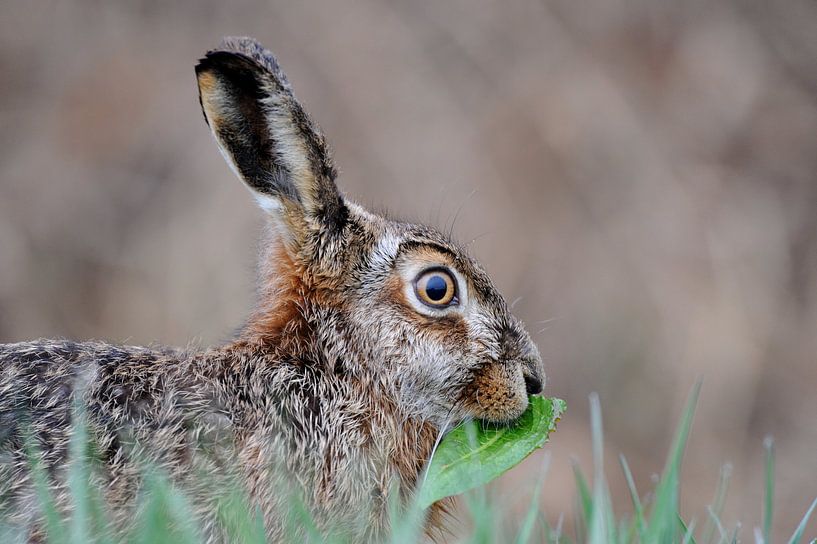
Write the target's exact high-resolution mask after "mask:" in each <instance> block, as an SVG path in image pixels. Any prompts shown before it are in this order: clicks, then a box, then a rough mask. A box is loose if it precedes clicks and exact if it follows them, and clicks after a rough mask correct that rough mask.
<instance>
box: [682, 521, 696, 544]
mask: <svg viewBox="0 0 817 544" xmlns="http://www.w3.org/2000/svg"><path fill="white" fill-rule="evenodd" d="M681 544H695V520H694V519H693V520H692V521H690V522H689V526H688V527H687V528H686V530H685V532H684V540H682V541H681Z"/></svg>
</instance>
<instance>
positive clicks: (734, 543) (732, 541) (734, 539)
mask: <svg viewBox="0 0 817 544" xmlns="http://www.w3.org/2000/svg"><path fill="white" fill-rule="evenodd" d="M740 528H741V523H740V522H737V524H736V525H735V530H734V531H732V538H731V539H729V542H730V544H737V543H738V535H739V534H740Z"/></svg>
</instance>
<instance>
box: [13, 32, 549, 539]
mask: <svg viewBox="0 0 817 544" xmlns="http://www.w3.org/2000/svg"><path fill="white" fill-rule="evenodd" d="M196 73H197V76H198V81H199V92H200V97H201V104H202V109H203V111H204V114H205V119H206V120H207V122H208V124H209V126H210V128H211V130H212V132H213V134H214V136H215V138H216V140H217V142H218V144H219V145H220V146H221V148H222V150H223V151H224V154H225V156H226V157H227V158H228V160H229V162H230V163H231V165H232V166H233V168H234V169H235V170H236V171H237V173H238V174H239V176H240V177H241V178H242V180H243V181H244V182H245V183H246V185H247V186H248V187H250V188H251V189H252V191H253V192H254V194H255V196H256V198H257V199H258V200H259V202H260V204H261V206H262V207H263V208H264V209H265V210H266V211H267V212H268V214H269V224H270V232H269V235H268V237H267V240H266V242H265V244H264V247H265V251H264V254H263V255H262V256H261V265H260V282H261V284H260V289H259V297H258V301H257V304H256V308H255V309H254V311H253V312H252V313H251V315H250V318H249V319H248V321H247V323H246V324H245V326H244V327H243V328H242V329H241V331H240V333H239V334H238V335H237V338H236V339H235V340H234V341H233V342H231V343H229V344H227V345H224V346H217V347H213V348H210V349H206V350H191V351H183V350H177V349H167V348H141V347H132V346H114V345H110V344H103V343H94V342H85V343H73V342H68V341H55V340H39V341H34V342H26V343H20V344H7V345H0V369H2V375H1V376H0V497H2V498H3V500H4V503H5V506H6V507H7V508H9V510H10V511H11V512H13V516H12V520H13V521H14V522H15V523H17V524H19V525H20V526H22V527H26V528H28V530H29V531H30V532H29V535H30V536H31V537H32V538H36V537H37V535H41V527H40V526H41V523H42V519H41V518H42V513H41V512H40V511H39V509H38V508H37V507H36V501H35V500H34V498H33V488H32V475H31V472H30V465H29V461H28V458H27V456H26V454H25V449H26V436H27V434H29V433H30V434H31V435H32V436H33V438H34V443H35V445H36V446H37V448H38V449H39V451H40V453H41V457H42V460H43V462H44V464H45V466H46V467H47V468H48V470H49V475H50V485H51V486H52V488H53V490H54V491H55V494H56V497H57V504H58V508H59V509H60V511H61V512H63V513H64V514H66V515H69V514H70V504H69V502H70V501H69V500H68V498H69V493H68V488H67V484H66V478H65V476H66V475H65V466H66V463H65V462H66V458H67V455H68V444H69V440H70V437H71V436H72V433H73V432H74V429H75V428H76V424H77V421H76V413H75V412H74V411H73V408H72V406H73V405H79V406H80V407H81V408H82V410H81V412H80V413H81V414H84V417H85V418H86V419H87V424H88V427H89V431H90V436H91V437H92V440H93V443H94V444H95V447H96V451H97V452H98V454H99V457H100V461H101V463H100V472H99V474H98V475H97V476H96V477H97V478H98V479H99V485H100V487H101V488H102V490H103V492H104V495H105V500H106V504H108V505H109V508H110V510H111V515H112V516H113V518H114V520H115V522H116V523H115V524H116V528H117V530H118V531H124V530H126V529H127V527H128V526H129V524H130V523H131V522H132V520H133V516H134V508H135V504H136V502H137V499H138V496H139V490H140V487H141V482H142V471H143V468H144V465H145V464H146V463H147V464H148V465H150V466H153V467H158V468H159V469H161V470H162V471H164V472H165V473H166V474H168V475H170V477H171V478H172V479H173V481H174V482H175V483H176V485H178V486H179V487H181V488H182V489H183V490H184V491H185V492H186V493H188V494H189V496H190V497H191V498H192V501H193V504H194V505H195V508H196V515H197V517H198V519H199V521H200V523H201V524H202V526H203V528H204V533H205V536H206V538H207V539H208V540H211V541H218V540H222V539H223V538H224V537H225V535H224V533H223V531H222V529H221V528H220V527H219V524H218V519H217V516H216V512H215V508H216V507H215V505H216V502H217V500H218V495H219V491H220V490H223V489H225V488H228V487H229V486H230V485H232V484H237V485H239V486H241V487H243V489H244V491H245V492H246V493H247V494H248V495H249V496H250V498H251V501H252V504H253V506H255V507H257V508H258V509H259V510H260V512H261V513H262V515H263V521H264V524H265V528H266V531H267V533H268V536H269V538H270V540H273V541H279V540H281V539H282V538H283V536H284V526H285V516H286V514H287V513H288V510H287V509H288V507H289V503H290V498H291V493H297V494H299V495H301V496H302V497H303V500H304V503H305V505H306V507H307V508H308V509H309V512H310V514H311V516H312V518H313V519H314V521H315V523H316V524H317V526H318V527H319V528H320V529H321V530H327V531H329V530H339V531H341V532H343V533H345V534H348V535H349V537H350V539H355V540H362V541H378V540H382V539H383V538H385V537H386V536H387V535H388V533H389V529H390V518H389V504H390V501H391V500H392V499H396V500H397V501H398V503H399V504H401V505H406V504H407V503H408V502H409V501H410V500H411V499H412V497H413V495H414V493H415V492H416V487H417V484H418V479H419V478H420V477H421V475H422V473H423V469H424V467H425V465H426V464H427V463H428V460H429V457H430V455H431V452H432V448H433V445H434V443H435V440H436V439H437V438H438V437H439V436H440V433H442V432H445V431H446V430H447V429H449V428H451V427H452V426H453V425H456V424H457V423H458V422H460V421H462V420H463V419H466V418H481V419H486V420H489V421H493V422H497V423H503V422H507V421H510V420H512V419H514V418H515V417H517V416H519V415H520V414H521V413H522V411H524V409H525V408H526V406H527V402H528V400H527V394H528V393H533V394H536V393H538V392H539V391H540V390H541V387H542V385H543V384H544V372H543V368H542V362H541V359H540V357H539V353H538V351H537V349H536V347H535V346H534V345H533V343H532V342H531V340H530V337H529V336H528V335H527V333H526V332H525V331H524V329H523V328H522V326H521V324H520V323H519V322H518V321H517V320H516V319H515V318H514V317H513V316H512V315H511V314H510V313H509V310H508V307H507V304H506V303H505V301H504V299H503V298H502V296H501V295H499V293H498V292H497V291H496V289H495V288H494V286H493V284H492V283H491V281H490V278H489V277H488V276H487V274H486V273H485V272H484V270H482V268H481V267H480V266H479V264H478V263H477V262H476V261H474V260H473V259H472V258H471V257H469V256H468V255H467V254H466V253H465V252H464V251H463V250H462V249H460V248H459V247H458V246H457V245H456V244H454V243H453V242H452V241H451V240H449V239H448V237H446V236H444V235H442V234H440V233H439V232H438V231H436V230H434V229H431V228H429V227H425V226H422V225H412V224H407V223H401V222H396V221H390V220H388V219H386V218H384V217H381V216H377V215H374V214H371V213H369V212H367V211H366V210H364V209H362V208H360V207H359V206H357V205H356V204H354V203H352V202H350V201H349V200H347V199H346V198H344V197H343V195H341V193H340V192H339V191H338V189H337V187H336V185H335V177H336V170H335V168H334V165H333V162H332V159H331V155H330V154H329V150H328V146H327V145H326V143H325V140H324V138H323V135H322V134H321V132H320V131H319V130H318V128H317V127H316V126H315V125H314V124H313V123H312V122H311V121H310V119H309V117H308V116H307V115H306V114H305V113H304V111H303V109H302V107H301V106H300V104H299V103H298V102H297V100H295V98H294V96H293V95H292V91H291V87H290V85H289V83H288V82H287V80H286V78H285V77H284V75H283V73H282V72H281V70H280V67H279V66H278V63H277V61H276V60H275V58H274V57H273V56H272V55H271V54H270V53H269V52H268V51H266V50H265V49H263V48H262V47H261V46H260V45H258V44H257V43H256V42H254V41H252V40H250V39H228V40H225V42H224V44H223V45H222V46H221V48H219V49H217V50H215V51H212V52H210V53H208V54H207V56H206V57H205V58H204V59H202V61H201V62H200V64H199V65H198V66H197V67H196ZM429 267H445V268H446V269H447V270H448V271H449V272H450V274H451V275H452V277H454V278H455V282H456V285H457V288H458V292H459V298H458V299H457V300H456V301H452V303H451V304H450V305H447V306H445V307H434V306H433V305H431V306H430V305H429V304H427V303H424V302H422V301H421V300H419V299H418V298H417V296H416V294H415V292H414V290H413V289H414V287H413V285H414V282H415V281H416V278H417V277H418V275H419V274H421V273H422V272H423V271H424V270H427V269H428V268H429ZM393 493H396V494H397V495H396V496H395V495H393ZM444 512H445V502H441V503H438V504H437V505H435V506H434V507H432V508H431V509H430V511H429V512H428V514H427V519H426V523H427V531H428V533H429V534H438V535H439V534H441V533H440V531H442V530H443V519H444Z"/></svg>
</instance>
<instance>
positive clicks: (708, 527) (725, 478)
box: [701, 463, 732, 543]
mask: <svg viewBox="0 0 817 544" xmlns="http://www.w3.org/2000/svg"><path fill="white" fill-rule="evenodd" d="M731 477H732V465H731V464H729V463H725V464H724V465H723V466H722V467H721V472H720V475H719V477H718V487H717V489H716V490H715V499H714V500H713V501H712V510H713V511H714V512H715V515H716V516H717V517H720V515H721V512H723V505H724V503H725V502H726V493H727V490H728V489H729V480H730V479H731ZM714 535H715V524H714V523H713V522H712V518H707V520H706V524H705V525H704V531H703V533H702V535H701V542H706V543H710V542H712V537H713V536H714Z"/></svg>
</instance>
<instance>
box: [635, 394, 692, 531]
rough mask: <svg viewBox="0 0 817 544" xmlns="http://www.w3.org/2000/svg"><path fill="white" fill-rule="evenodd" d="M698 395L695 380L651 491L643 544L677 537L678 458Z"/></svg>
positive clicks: (679, 460)
mask: <svg viewBox="0 0 817 544" xmlns="http://www.w3.org/2000/svg"><path fill="white" fill-rule="evenodd" d="M700 391H701V381H700V380H698V381H697V382H696V383H695V385H694V386H693V388H692V393H691V394H690V396H689V400H688V401H687V406H686V408H685V410H684V414H683V416H682V417H681V423H680V425H679V426H678V430H677V431H676V434H675V438H674V440H673V445H672V448H671V449H670V454H669V457H668V459H667V463H666V466H665V467H664V473H663V475H662V476H661V479H660V480H659V482H658V486H657V487H656V490H655V503H654V505H653V508H652V513H651V515H650V519H649V524H648V526H647V535H646V536H647V538H646V541H647V542H651V543H652V542H657V543H663V542H675V541H676V538H677V537H676V535H677V533H678V524H677V522H676V516H677V513H678V486H679V473H680V470H681V469H680V467H681V457H682V456H683V453H684V447H685V446H686V442H687V437H688V436H689V430H690V427H691V426H692V416H693V414H694V412H695V405H696V404H697V402H698V394H699V393H700Z"/></svg>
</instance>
